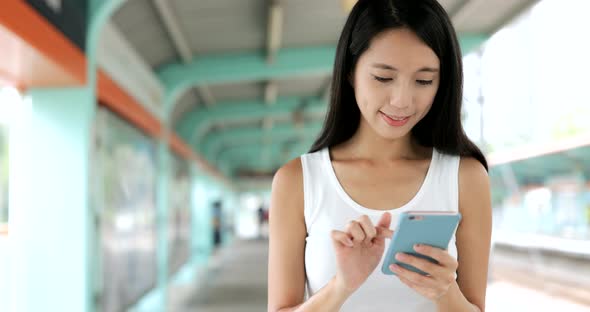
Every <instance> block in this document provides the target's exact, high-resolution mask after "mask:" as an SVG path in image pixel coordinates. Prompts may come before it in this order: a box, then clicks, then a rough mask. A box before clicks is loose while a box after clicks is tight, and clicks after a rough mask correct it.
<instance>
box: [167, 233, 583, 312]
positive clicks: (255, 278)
mask: <svg viewBox="0 0 590 312" xmlns="http://www.w3.org/2000/svg"><path fill="white" fill-rule="evenodd" d="M267 259H268V241H266V240H237V241H235V242H234V243H233V244H232V245H230V246H228V247H225V248H223V249H221V250H219V251H218V253H217V254H216V255H215V256H214V257H213V259H212V261H211V263H210V265H209V266H208V270H207V272H206V273H205V274H204V275H203V276H204V277H203V280H202V281H201V282H200V283H199V284H198V285H197V284H192V285H188V286H185V287H184V288H182V289H180V288H177V289H172V290H171V299H170V306H169V311H171V312H188V311H204V312H230V311H243V312H251V311H252V312H254V311H267V307H266V303H267V297H266V291H267V290H266V288H267V277H268V275H267ZM540 261H542V262H541V264H542V267H539V268H540V269H542V270H545V271H555V272H557V271H559V270H562V271H564V272H565V271H568V270H569V271H570V272H573V271H574V270H572V269H571V268H572V266H571V265H573V264H572V263H570V262H568V258H567V257H566V256H565V255H563V254H560V253H554V254H552V255H546V256H545V258H543V260H540ZM490 262H491V263H490V279H489V281H488V290H487V296H486V311H488V312H506V311H568V312H590V282H588V283H587V284H586V283H585V279H577V280H573V279H571V278H568V277H567V276H563V278H561V279H560V278H556V277H555V276H554V277H553V278H548V277H547V276H546V275H543V274H537V273H536V272H531V271H530V270H527V269H526V268H527V267H529V268H530V267H534V266H531V258H530V257H529V255H528V254H527V253H522V252H521V253H518V252H515V251H513V250H511V249H510V248H508V247H506V245H503V244H499V245H497V246H494V248H493V251H492V257H491V261H490ZM574 267H576V268H577V269H576V270H578V272H579V273H580V274H579V275H585V276H586V277H588V276H590V274H587V273H582V272H581V271H579V270H587V269H588V268H589V267H590V261H585V262H584V261H581V262H578V263H576V264H575V266H574Z"/></svg>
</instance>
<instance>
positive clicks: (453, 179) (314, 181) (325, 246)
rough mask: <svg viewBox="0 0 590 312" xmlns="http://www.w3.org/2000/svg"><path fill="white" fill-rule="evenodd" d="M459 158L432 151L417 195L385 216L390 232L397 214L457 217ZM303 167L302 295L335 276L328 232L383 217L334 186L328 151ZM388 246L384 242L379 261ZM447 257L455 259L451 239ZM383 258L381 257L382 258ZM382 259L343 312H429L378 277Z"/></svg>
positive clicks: (426, 303)
mask: <svg viewBox="0 0 590 312" xmlns="http://www.w3.org/2000/svg"><path fill="white" fill-rule="evenodd" d="M459 160H460V157H459V156H450V155H445V154H441V153H439V152H437V151H436V149H433V152H432V159H431V163H430V166H429V168H428V173H427V174H426V178H425V179H424V182H423V184H422V186H421V187H420V190H419V191H418V192H417V193H416V195H415V196H414V197H413V198H412V199H411V200H410V201H409V202H408V203H406V204H405V205H403V206H402V207H398V208H394V209H391V210H388V211H389V212H390V213H391V215H392V220H391V229H393V230H395V226H396V225H397V221H398V216H399V214H400V213H401V212H402V211H408V210H428V211H433V210H435V211H437V210H441V211H458V207H459V204H458V199H459V195H458V191H459V187H458V173H459ZM301 163H302V167H303V190H304V215H305V224H306V227H307V238H306V245H305V272H306V291H307V295H308V296H312V295H314V294H315V293H317V292H318V291H319V290H320V289H321V288H322V287H324V286H325V285H326V284H327V283H328V282H329V281H330V280H331V279H332V277H334V275H335V274H336V257H335V254H334V249H333V247H332V241H331V237H330V232H331V231H332V230H340V231H343V230H345V228H346V225H347V223H348V222H349V221H351V220H356V219H357V218H359V217H360V216H362V215H363V214H366V215H367V216H368V217H369V218H370V219H371V221H372V222H373V223H374V224H375V223H376V222H377V221H378V220H379V218H380V217H381V215H382V214H383V213H384V212H385V211H381V210H373V209H368V208H366V207H363V206H361V205H359V204H358V203H357V202H355V201H354V200H353V199H352V198H351V197H350V196H349V195H348V194H347V193H346V192H345V191H344V189H343V188H342V185H341V184H340V182H339V181H338V178H337V177H336V174H335V172H334V168H333V167H332V162H331V159H330V154H329V151H328V148H324V149H322V150H320V151H318V152H315V153H309V154H305V155H302V156H301ZM389 242H390V240H389V239H387V240H386V241H385V244H386V245H385V252H384V253H383V255H384V256H385V254H386V251H387V248H388V246H389ZM448 251H449V253H450V254H451V255H452V256H453V257H455V258H457V248H456V246H455V235H454V234H453V237H452V239H451V241H450V243H449V248H448ZM384 256H383V257H384ZM383 257H382V259H381V261H380V262H379V265H377V267H376V268H375V270H374V271H373V273H372V274H371V275H370V276H369V278H368V279H367V281H366V282H365V283H364V284H363V285H362V286H361V287H360V288H359V289H358V290H357V291H356V292H355V293H353V294H352V295H351V296H350V297H349V298H348V300H347V301H346V302H345V303H344V305H343V306H342V309H341V310H340V311H343V312H363V311H367V312H373V311H375V312H377V311H379V312H380V311H396V312H398V311H399V312H427V311H428V312H430V311H436V307H435V305H434V303H432V302H431V301H430V300H429V299H427V298H425V297H423V296H422V295H420V294H418V293H417V292H416V291H414V290H413V289H411V288H409V287H408V286H406V285H405V284H403V283H402V282H401V281H400V280H399V279H398V278H397V277H396V276H395V275H385V274H383V273H382V272H381V265H382V263H383Z"/></svg>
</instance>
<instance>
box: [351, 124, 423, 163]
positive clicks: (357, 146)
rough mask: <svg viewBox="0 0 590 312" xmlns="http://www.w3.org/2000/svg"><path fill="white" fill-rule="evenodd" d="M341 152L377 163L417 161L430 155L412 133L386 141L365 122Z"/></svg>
mask: <svg viewBox="0 0 590 312" xmlns="http://www.w3.org/2000/svg"><path fill="white" fill-rule="evenodd" d="M361 118H362V117H361ZM340 150H341V151H342V152H343V154H346V156H348V157H352V158H361V159H367V160H372V161H375V162H390V161H395V160H400V159H417V158H422V157H427V155H425V154H427V153H428V152H427V151H426V150H425V149H424V148H423V147H421V146H419V145H418V144H417V143H416V142H415V141H414V140H413V139H412V135H411V133H408V134H407V135H405V136H403V137H400V138H397V139H385V138H383V137H381V136H380V135H379V134H377V133H376V132H375V131H374V130H373V129H372V128H371V127H370V126H369V125H368V124H366V122H364V120H361V122H360V124H359V128H358V130H357V131H356V133H355V134H354V135H353V136H352V137H351V138H350V139H349V140H348V141H346V142H345V143H343V144H342V145H341V146H340Z"/></svg>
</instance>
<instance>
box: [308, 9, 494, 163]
mask: <svg viewBox="0 0 590 312" xmlns="http://www.w3.org/2000/svg"><path fill="white" fill-rule="evenodd" d="M401 27H405V28H407V29H410V30H412V31H413V32H414V33H415V34H416V35H417V36H418V37H419V38H420V39H421V40H422V41H424V43H425V44H426V45H428V46H429V47H430V48H431V49H432V50H433V51H434V53H435V54H436V55H437V56H438V58H439V60H440V77H441V79H440V84H439V87H438V91H437V93H436V96H435V98H434V102H433V103H432V107H431V108H430V111H429V112H428V114H426V116H424V118H423V119H422V120H420V122H418V123H417V124H416V125H415V126H414V128H412V136H413V138H414V139H415V140H416V141H417V142H418V143H419V144H420V145H423V146H425V147H434V148H436V149H437V150H439V151H440V152H442V153H446V154H451V155H460V156H470V157H474V158H476V159H477V160H479V162H481V163H482V165H483V166H484V167H485V168H486V170H487V169H488V165H487V161H486V159H485V157H484V155H483V153H482V152H481V150H480V149H479V148H478V147H477V146H476V145H475V144H474V143H473V142H471V140H469V138H468V137H467V135H466V134H465V131H464V130H463V126H462V125H461V103H462V99H463V64H462V60H461V49H460V47H459V42H458V40H457V35H456V33H455V29H454V28H453V25H452V23H451V20H450V18H449V16H448V15H447V13H446V12H445V10H444V9H443V8H442V7H441V6H440V4H439V3H438V2H437V1H436V0H412V1H408V0H359V1H358V2H357V3H356V5H355V6H354V7H353V9H352V11H351V13H350V15H349V16H348V19H347V20H346V24H345V25H344V28H343V29H342V34H341V35H340V39H339V40H338V47H337V50H336V59H335V61H334V72H333V75H332V89H331V95H330V107H329V109H328V114H327V116H326V119H325V122H324V126H323V129H322V131H321V133H320V135H319V137H318V139H317V140H316V141H315V143H314V144H313V145H312V147H311V150H310V152H316V151H319V150H321V149H323V148H325V147H332V146H334V145H337V144H340V143H342V142H344V141H346V140H348V139H350V138H351V137H352V136H353V135H354V133H355V132H356V131H357V129H358V126H359V123H360V118H361V113H360V110H359V108H358V105H357V103H356V99H355V96H354V89H353V87H352V85H351V84H350V82H349V80H348V77H349V75H350V73H351V72H352V71H353V69H354V67H355V65H356V63H357V61H358V59H359V57H360V56H361V54H363V52H365V51H366V50H367V48H368V47H369V44H370V42H371V39H373V38H374V37H375V36H376V35H377V34H379V33H381V32H383V31H385V30H389V29H394V28H401Z"/></svg>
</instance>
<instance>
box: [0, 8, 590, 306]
mask: <svg viewBox="0 0 590 312" xmlns="http://www.w3.org/2000/svg"><path fill="white" fill-rule="evenodd" d="M354 3H355V1H354V0H349V1H347V0H276V1H272V0H26V1H25V0H3V1H2V4H0V47H1V48H0V310H1V311H11V312H23V311H60V312H69V311H72V312H80V311H265V310H266V287H267V286H266V278H267V272H266V262H267V253H268V250H267V240H266V239H267V236H268V229H267V220H268V203H269V193H270V183H271V179H272V176H273V174H274V172H275V171H276V169H277V168H279V167H280V166H281V165H282V164H284V163H286V162H287V161H288V160H290V159H292V158H295V157H298V156H299V155H301V154H303V153H305V152H306V151H307V150H308V149H309V147H310V146H311V143H312V142H313V140H314V138H315V136H316V135H317V134H318V132H319V130H320V128H321V125H322V121H323V118H324V114H325V113H326V108H327V99H328V97H329V88H330V84H329V83H330V75H331V70H332V65H333V61H334V54H335V45H336V43H337V40H338V36H339V33H340V31H341V28H342V26H343V24H344V21H345V19H346V16H347V14H348V12H349V10H350V8H351V7H352V5H354ZM440 3H441V4H442V5H443V6H444V7H445V9H446V10H447V11H448V13H449V15H450V16H451V17H452V20H453V23H454V25H455V27H456V30H457V32H458V34H459V38H460V43H461V48H462V52H463V61H464V72H465V84H464V103H463V104H464V105H463V121H464V125H465V128H466V131H467V133H468V135H469V137H470V138H471V139H472V140H474V141H475V142H476V143H477V144H478V145H479V146H480V147H481V148H482V149H483V151H484V152H485V153H486V156H487V157H488V160H489V162H490V165H491V170H490V179H491V182H492V197H493V214H494V220H493V225H494V229H493V237H492V240H493V242H492V243H493V246H492V253H491V262H490V274H489V281H488V291H487V311H491V312H497V311H529V310H531V311H533V310H534V311H555V310H558V309H559V311H590V123H589V122H588V118H590V103H589V101H590V100H589V99H588V96H587V91H588V86H587V84H586V83H587V82H588V81H589V80H588V74H589V72H590V58H589V57H588V55H590V40H589V39H588V35H587V32H588V30H589V29H590V19H588V18H587V14H588V12H589V11H590V1H588V0H541V1H535V0H440Z"/></svg>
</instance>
